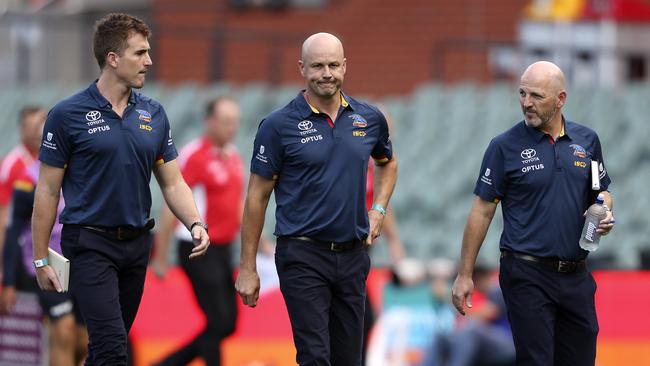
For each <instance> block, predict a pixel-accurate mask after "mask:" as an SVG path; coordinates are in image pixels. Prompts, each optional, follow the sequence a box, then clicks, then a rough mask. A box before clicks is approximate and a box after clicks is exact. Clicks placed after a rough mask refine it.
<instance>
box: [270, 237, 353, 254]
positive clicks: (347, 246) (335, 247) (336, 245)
mask: <svg viewBox="0 0 650 366" xmlns="http://www.w3.org/2000/svg"><path fill="white" fill-rule="evenodd" d="M279 239H293V240H301V241H306V242H309V243H311V244H314V245H316V246H318V247H320V248H323V249H327V250H331V251H332V252H345V251H348V250H352V249H356V248H361V247H362V246H363V242H362V241H361V240H358V239H354V240H348V241H341V242H334V241H323V240H318V239H313V238H310V237H308V236H281V237H279Z"/></svg>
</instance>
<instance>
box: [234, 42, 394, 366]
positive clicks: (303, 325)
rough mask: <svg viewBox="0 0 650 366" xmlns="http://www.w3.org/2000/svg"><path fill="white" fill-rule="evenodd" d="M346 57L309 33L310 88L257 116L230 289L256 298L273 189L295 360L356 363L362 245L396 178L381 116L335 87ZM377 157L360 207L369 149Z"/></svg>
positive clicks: (378, 223) (375, 232) (247, 299)
mask: <svg viewBox="0 0 650 366" xmlns="http://www.w3.org/2000/svg"><path fill="white" fill-rule="evenodd" d="M345 66H346V59H345V56H344V52H343V45H342V44H341V41H340V40H339V39H338V38H336V37H335V36H333V35H331V34H328V33H318V34H314V35H312V36H310V37H309V38H307V40H305V42H304V44H303V46H302V52H301V59H300V60H299V61H298V67H299V71H300V74H301V75H302V76H303V77H304V79H305V83H306V88H305V89H304V90H302V91H300V92H299V93H298V95H297V96H296V98H295V99H293V100H292V101H291V102H290V103H289V104H287V105H286V106H285V107H284V108H282V109H280V110H278V111H276V112H273V113H272V114H270V115H269V116H267V117H266V118H264V119H263V120H262V122H261V123H260V126H259V129H258V131H257V135H256V137H255V142H254V150H253V157H252V162H251V176H250V181H249V184H248V193H247V197H246V202H245V207H244V217H243V223H242V230H241V240H242V252H241V262H240V271H239V276H238V278H237V281H236V285H235V287H236V289H237V291H238V292H239V294H240V295H241V297H242V299H243V301H244V303H245V304H246V305H248V306H251V307H254V306H255V305H256V304H257V301H258V295H259V287H260V282H259V277H258V274H257V270H256V266H255V254H256V252H257V244H258V242H259V239H260V233H261V231H262V227H263V225H264V215H265V212H266V207H267V204H268V201H269V197H270V195H271V193H272V192H275V200H276V203H277V208H276V219H277V220H276V221H277V222H276V227H275V235H276V236H277V238H278V239H277V246H276V253H275V261H276V267H277V270H278V276H279V278H280V289H281V291H282V294H283V296H284V300H285V303H286V305H287V310H288V312H289V318H290V319H291V326H292V330H293V336H294V343H295V345H296V350H297V356H296V360H297V363H298V364H300V365H310V366H312V365H313V366H315V365H319V366H320V365H337V366H356V365H360V364H361V347H362V339H363V316H364V307H365V306H364V303H365V297H366V277H367V276H368V271H369V269H370V258H369V257H368V253H367V247H368V246H369V245H371V244H372V242H373V240H374V239H375V238H376V237H377V236H379V233H380V231H381V227H382V224H383V221H384V216H385V215H386V209H385V207H386V206H387V205H388V201H389V199H390V196H391V194H392V192H393V188H394V186H395V181H396V178H397V161H396V159H395V157H394V154H393V150H392V145H391V142H390V139H389V133H388V125H387V123H386V118H385V117H384V115H383V114H382V113H381V112H380V111H379V109H377V108H376V107H374V106H372V105H369V104H367V103H363V102H360V101H357V100H355V99H353V98H351V97H349V96H348V95H345V94H344V93H343V92H342V91H341V85H342V84H343V79H344V77H345ZM371 156H372V158H373V160H374V161H375V164H376V165H377V169H376V170H377V172H376V174H377V178H376V179H375V182H376V184H375V196H374V203H373V205H372V207H371V209H370V211H366V208H365V194H366V172H367V170H368V160H369V157H371Z"/></svg>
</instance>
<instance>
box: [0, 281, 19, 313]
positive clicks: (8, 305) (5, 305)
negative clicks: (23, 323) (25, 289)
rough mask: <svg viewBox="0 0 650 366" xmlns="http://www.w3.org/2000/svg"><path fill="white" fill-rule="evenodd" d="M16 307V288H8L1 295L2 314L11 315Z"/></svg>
mask: <svg viewBox="0 0 650 366" xmlns="http://www.w3.org/2000/svg"><path fill="white" fill-rule="evenodd" d="M14 306H16V288H15V287H13V286H6V287H4V288H3V289H2V293H0V314H9V313H11V312H12V311H13V310H14Z"/></svg>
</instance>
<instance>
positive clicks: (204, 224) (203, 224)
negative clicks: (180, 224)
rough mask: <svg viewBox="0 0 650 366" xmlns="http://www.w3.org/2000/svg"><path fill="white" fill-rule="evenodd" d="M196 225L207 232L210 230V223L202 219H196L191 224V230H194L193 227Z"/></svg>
mask: <svg viewBox="0 0 650 366" xmlns="http://www.w3.org/2000/svg"><path fill="white" fill-rule="evenodd" d="M195 226H200V227H202V228H204V229H205V232H206V233H207V232H208V224H206V223H203V222H201V221H195V222H194V223H192V225H190V232H192V229H194V227H195Z"/></svg>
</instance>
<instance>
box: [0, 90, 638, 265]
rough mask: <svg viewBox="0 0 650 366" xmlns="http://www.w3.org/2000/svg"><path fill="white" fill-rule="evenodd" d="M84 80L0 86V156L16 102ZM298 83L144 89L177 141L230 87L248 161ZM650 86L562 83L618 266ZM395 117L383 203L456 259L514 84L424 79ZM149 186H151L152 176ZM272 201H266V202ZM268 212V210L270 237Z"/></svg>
mask: <svg viewBox="0 0 650 366" xmlns="http://www.w3.org/2000/svg"><path fill="white" fill-rule="evenodd" d="M81 87H83V85H65V86H61V85H39V86H37V87H27V86H25V87H17V88H12V89H9V88H4V89H3V90H1V91H0V110H2V111H3V115H4V116H5V118H4V119H2V120H1V121H0V127H2V128H3V131H4V133H3V134H2V137H0V142H1V143H0V154H5V153H6V152H7V151H8V150H9V148H10V147H11V146H12V145H13V144H15V143H16V142H17V140H18V131H17V129H16V128H15V127H14V126H15V125H16V121H17V114H18V111H19V109H20V108H21V107H22V106H23V105H25V104H31V103H39V104H42V105H45V106H47V107H48V108H49V107H51V106H52V105H53V104H54V103H56V101H57V100H58V99H60V98H61V97H62V96H66V95H70V94H71V93H73V92H74V91H75V90H78V89H79V88H81ZM298 90H299V87H297V86H281V87H274V86H269V85H248V86H232V85H228V84H214V85H209V86H205V87H203V86H197V85H191V84H187V85H180V86H178V85H177V86H174V87H170V86H165V85H160V84H155V83H149V84H148V85H147V86H146V87H145V89H144V92H145V94H147V95H150V96H152V97H154V98H156V99H158V100H159V101H160V102H161V103H162V104H163V106H164V107H165V109H166V111H167V114H168V116H169V120H170V122H171V124H172V129H173V133H174V136H175V140H176V142H177V146H182V145H183V144H185V143H187V141H189V140H190V139H191V138H193V137H195V136H197V135H198V134H200V132H201V129H202V125H201V119H202V115H203V107H204V104H205V101H206V100H207V99H208V98H211V97H214V96H217V95H223V94H230V95H232V96H234V97H235V98H237V99H238V100H239V101H240V103H241V105H242V125H241V132H240V134H239V136H238V137H237V140H236V144H237V145H238V147H239V148H240V151H241V154H242V158H243V159H244V161H245V162H247V164H248V162H249V160H250V157H251V153H252V140H253V137H254V134H255V131H256V129H257V126H258V124H259V122H260V120H261V118H262V117H263V116H264V115H265V114H267V113H269V112H271V111H272V110H274V109H277V108H280V107H282V106H283V105H285V104H286V103H288V102H289V101H290V100H291V99H292V98H293V97H294V96H295V95H296V93H297V91H298ZM649 100H650V91H649V90H648V88H647V87H646V86H643V85H638V86H635V85H632V86H629V87H626V88H625V89H619V90H607V89H596V90H570V93H569V97H568V103H567V105H566V107H565V115H566V116H567V118H569V119H571V120H575V121H579V122H581V123H584V124H586V125H587V126H589V127H591V128H593V129H595V130H596V131H597V132H598V134H599V135H600V138H601V142H602V146H603V150H604V153H605V158H606V163H607V166H608V170H609V173H610V176H611V178H612V181H613V185H612V192H613V194H614V198H615V212H616V219H617V224H616V230H614V231H613V232H612V234H611V235H609V236H608V237H607V238H606V239H604V240H603V243H602V248H601V249H600V250H599V251H597V252H595V253H594V258H596V259H597V258H599V257H602V258H606V257H608V256H613V257H614V258H615V265H616V266H618V267H620V268H633V267H635V266H637V265H638V264H639V259H638V251H639V249H641V248H648V247H650V229H648V225H647V216H645V213H647V207H648V205H647V203H648V202H647V199H645V198H644V197H645V196H646V194H645V192H646V191H647V189H646V187H647V186H646V185H647V184H648V183H647V182H649V181H650V144H648V143H647V141H646V140H647V136H650V124H648V123H647V116H648V115H650V103H648V101H649ZM378 101H379V102H380V103H381V104H382V105H383V108H385V109H386V110H387V111H389V112H390V114H391V116H392V117H393V119H394V121H395V122H394V124H395V126H394V127H395V128H394V132H393V143H394V146H395V149H396V151H397V153H398V157H399V162H400V176H399V180H398V185H397V188H396V191H395V195H394V199H393V201H392V204H393V207H394V209H395V213H396V215H397V219H398V222H399V224H400V231H401V234H402V238H403V240H404V242H405V244H406V247H407V248H406V249H407V251H408V253H409V255H410V256H414V257H418V258H430V257H434V256H444V257H450V258H456V257H457V256H458V253H459V251H460V241H461V238H462V232H463V227H464V224H465V220H466V218H467V213H468V212H469V209H470V207H471V202H472V199H473V195H472V190H473V187H474V183H475V181H476V179H477V176H478V170H479V167H480V164H481V158H482V155H483V152H484V150H485V148H486V147H487V144H488V143H489V141H490V139H491V138H492V137H493V136H495V135H496V134H498V133H500V132H502V131H504V130H505V129H507V128H508V127H510V126H511V125H512V124H513V123H515V122H517V121H519V120H520V119H521V111H520V107H519V105H518V102H517V90H516V86H514V85H511V84H495V85H491V86H478V85H473V84H460V85H455V86H443V85H439V84H425V85H422V86H421V87H420V88H418V89H417V90H415V91H413V93H411V94H410V95H405V96H404V95H403V96H389V97H386V98H383V99H380V100H378ZM152 186H156V184H155V183H153V184H152ZM152 191H153V194H154V207H153V212H154V213H155V212H158V208H159V206H160V202H161V196H160V192H159V190H158V189H157V188H154V189H153V190H152ZM272 204H273V203H271V205H272ZM273 224H274V218H273V210H269V212H268V215H267V226H266V230H265V232H266V233H267V234H268V235H270V234H271V233H272V226H273ZM500 231H501V213H500V209H499V210H498V214H497V217H496V218H495V223H494V224H493V226H492V229H491V230H490V232H489V233H488V236H487V238H486V242H485V244H484V248H483V250H482V251H481V257H482V258H483V259H484V260H485V261H487V262H492V263H496V261H497V258H498V249H497V248H498V240H499V235H500ZM373 256H374V257H375V258H374V259H375V263H378V264H386V263H388V259H387V251H386V250H383V249H379V250H376V251H375V253H374V254H373Z"/></svg>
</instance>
